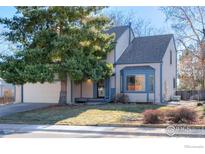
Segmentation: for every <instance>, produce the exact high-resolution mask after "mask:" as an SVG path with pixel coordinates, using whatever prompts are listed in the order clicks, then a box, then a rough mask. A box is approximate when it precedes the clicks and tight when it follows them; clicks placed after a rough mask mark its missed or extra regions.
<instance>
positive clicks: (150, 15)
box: [0, 6, 173, 53]
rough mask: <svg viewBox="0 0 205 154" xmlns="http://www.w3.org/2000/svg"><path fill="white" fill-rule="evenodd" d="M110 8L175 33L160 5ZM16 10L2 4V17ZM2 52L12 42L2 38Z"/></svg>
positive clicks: (0, 15) (0, 50) (9, 16)
mask: <svg viewBox="0 0 205 154" xmlns="http://www.w3.org/2000/svg"><path fill="white" fill-rule="evenodd" d="M107 9H110V10H120V11H122V12H123V13H125V14H126V13H129V12H132V13H135V14H136V16H137V17H139V18H142V19H144V20H146V21H149V22H151V25H152V26H153V27H155V28H157V29H160V28H161V29H163V30H164V33H173V32H172V30H171V28H170V27H171V26H170V24H169V23H166V22H165V16H164V14H163V13H162V12H161V11H160V7H148V6H136V7H131V6H130V7H108V8H107ZM15 12H16V9H15V8H14V7H11V6H7V7H5V6H0V18H2V17H3V18H4V17H8V18H11V17H12V16H13V15H14V14H15ZM2 30H3V26H2V25H0V33H1V32H2ZM0 44H1V46H0V52H6V53H8V51H10V50H11V48H12V44H10V43H9V42H6V41H4V40H1V39H0Z"/></svg>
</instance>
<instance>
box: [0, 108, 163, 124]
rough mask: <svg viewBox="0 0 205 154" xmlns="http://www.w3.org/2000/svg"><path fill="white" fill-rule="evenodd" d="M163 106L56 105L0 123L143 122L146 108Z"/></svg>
mask: <svg viewBox="0 0 205 154" xmlns="http://www.w3.org/2000/svg"><path fill="white" fill-rule="evenodd" d="M161 107H162V106H160V105H144V104H106V105H95V106H86V105H82V106H55V107H50V108H46V109H41V110H35V111H29V112H23V113H17V114H13V115H10V116H5V117H1V118H0V123H23V124H62V125H110V124H127V123H129V124H131V123H132V124H137V123H142V113H143V112H144V110H146V109H159V108H161ZM162 108H163V107H162Z"/></svg>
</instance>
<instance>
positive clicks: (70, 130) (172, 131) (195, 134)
mask: <svg viewBox="0 0 205 154" xmlns="http://www.w3.org/2000/svg"><path fill="white" fill-rule="evenodd" d="M143 136H144V137H145V136H146V137H151V136H155V137H170V138H172V137H189V138H190V137H192V138H205V130H203V129H190V128H185V127H183V128H182V127H176V126H170V127H168V128H148V127H100V126H62V125H25V124H0V137H1V138H5V137H6V138H7V137H14V138H15V137H17V138H24V137H30V138H48V137H49V138H50V137H51V138H52V137H54V138H56V137H57V138H62V137H63V138H105V137H111V138H138V137H143Z"/></svg>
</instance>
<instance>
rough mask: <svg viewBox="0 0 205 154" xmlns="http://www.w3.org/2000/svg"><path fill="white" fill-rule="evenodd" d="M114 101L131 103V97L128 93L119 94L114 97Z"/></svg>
mask: <svg viewBox="0 0 205 154" xmlns="http://www.w3.org/2000/svg"><path fill="white" fill-rule="evenodd" d="M113 102H114V103H129V97H128V96H127V95H126V94H121V93H119V94H117V95H116V96H115V97H114V99H113Z"/></svg>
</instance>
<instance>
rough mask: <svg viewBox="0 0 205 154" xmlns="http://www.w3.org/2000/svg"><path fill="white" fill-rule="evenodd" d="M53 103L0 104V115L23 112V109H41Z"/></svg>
mask: <svg viewBox="0 0 205 154" xmlns="http://www.w3.org/2000/svg"><path fill="white" fill-rule="evenodd" d="M52 105H54V104H50V103H19V104H10V105H5V106H0V117H2V116H6V115H10V114H14V113H18V112H24V111H31V110H36V109H42V108H46V107H49V106H52Z"/></svg>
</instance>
